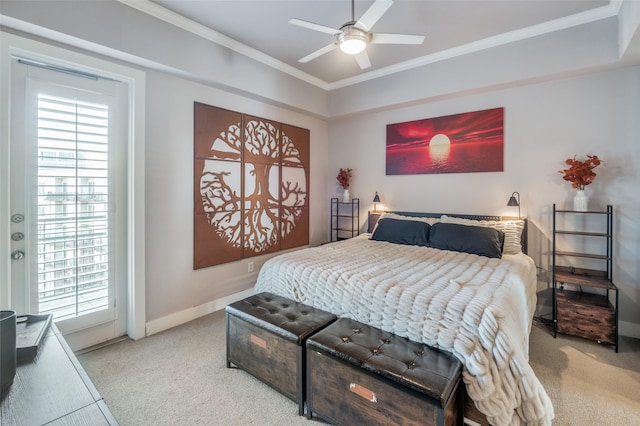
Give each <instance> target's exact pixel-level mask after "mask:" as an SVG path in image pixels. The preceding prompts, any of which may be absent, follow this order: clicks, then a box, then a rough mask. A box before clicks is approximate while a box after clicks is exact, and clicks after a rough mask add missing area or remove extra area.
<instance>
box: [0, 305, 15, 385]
mask: <svg viewBox="0 0 640 426" xmlns="http://www.w3.org/2000/svg"><path fill="white" fill-rule="evenodd" d="M15 375H16V313H15V312H14V311H0V386H1V391H0V394H1V395H2V396H3V397H4V395H5V394H6V393H7V392H8V391H9V388H10V387H11V385H12V384H13V378H14V377H15Z"/></svg>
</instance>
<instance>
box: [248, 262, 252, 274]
mask: <svg viewBox="0 0 640 426" xmlns="http://www.w3.org/2000/svg"><path fill="white" fill-rule="evenodd" d="M247 272H253V262H249V263H247Z"/></svg>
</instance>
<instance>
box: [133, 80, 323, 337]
mask: <svg viewBox="0 0 640 426" xmlns="http://www.w3.org/2000/svg"><path fill="white" fill-rule="evenodd" d="M194 101H197V102H201V103H205V104H209V105H214V106H218V107H222V108H226V109H230V110H233V111H239V112H244V113H247V114H251V115H255V116H258V117H264V118H268V119H271V120H274V121H279V122H283V123H287V124H291V125H294V126H298V127H302V128H305V129H309V130H310V134H311V166H310V169H311V179H310V184H311V187H310V194H311V198H310V244H312V245H318V244H320V243H321V242H322V240H323V237H324V231H325V229H326V223H327V221H328V218H327V217H328V216H327V214H328V213H327V211H326V209H325V206H324V199H323V194H325V193H326V189H325V187H324V185H325V182H326V175H325V173H326V169H327V134H328V125H327V123H326V122H324V121H321V120H317V119H315V118H310V117H309V116H305V115H302V114H298V113H294V112H291V111H287V110H284V109H282V108H277V107H274V106H270V105H267V104H264V103H261V102H257V101H254V100H251V99H247V98H245V97H241V96H237V95H233V94H230V93H228V92H224V91H221V90H217V89H213V88H210V87H207V86H203V85H201V84H197V83H193V82H190V81H187V80H184V79H180V78H176V77H172V76H169V75H166V74H161V73H157V72H148V74H147V128H146V131H147V144H146V147H147V150H146V166H147V167H146V187H147V194H146V197H147V199H146V206H147V221H146V224H147V228H146V231H147V241H146V246H147V259H146V268H147V287H146V288H147V298H146V300H147V320H149V321H152V320H156V319H159V318H162V317H166V316H168V315H172V314H175V313H177V312H180V311H185V310H189V309H191V308H192V307H198V306H201V305H204V304H207V303H208V302H211V301H214V300H218V299H222V298H224V297H226V296H230V295H232V294H234V293H237V292H240V291H243V290H248V289H251V288H252V287H253V284H254V283H255V279H256V276H257V272H258V270H259V269H260V266H261V265H262V263H264V261H265V260H266V259H268V258H270V257H272V256H273V254H272V255H265V256H259V257H255V258H249V259H244V260H241V261H237V262H232V263H228V264H224V265H219V266H213V267H209V268H204V269H199V270H195V271H194V270H193V103H194ZM248 262H254V272H253V273H248V272H247V270H248V268H247V263H248ZM185 315H187V316H188V315H190V314H185ZM179 322H180V321H179ZM174 325H175V324H174ZM158 327H159V328H162V326H158Z"/></svg>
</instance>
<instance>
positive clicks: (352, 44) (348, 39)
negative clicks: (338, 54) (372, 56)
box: [337, 25, 371, 55]
mask: <svg viewBox="0 0 640 426" xmlns="http://www.w3.org/2000/svg"><path fill="white" fill-rule="evenodd" d="M341 30H342V32H341V33H340V34H338V35H337V38H338V46H340V50H342V51H343V52H344V53H347V54H349V55H357V54H358V53H360V52H362V51H363V50H364V49H366V48H367V44H368V43H369V41H370V40H371V35H370V34H369V33H368V32H366V31H363V30H361V29H360V28H356V27H354V26H353V25H345V26H343V27H342V28H341Z"/></svg>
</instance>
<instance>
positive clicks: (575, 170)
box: [559, 155, 601, 190]
mask: <svg viewBox="0 0 640 426" xmlns="http://www.w3.org/2000/svg"><path fill="white" fill-rule="evenodd" d="M600 162H601V160H600V159H599V158H598V156H597V155H587V159H586V160H584V161H581V160H576V157H573V158H568V159H567V160H566V161H565V164H567V165H568V166H569V168H568V169H564V170H560V172H559V173H562V174H564V176H563V177H562V179H564V180H566V181H568V182H571V186H572V187H574V188H576V189H580V190H583V189H584V187H585V186H587V185H590V184H591V183H592V182H593V180H594V179H595V178H596V173H595V172H594V171H593V169H595V168H596V167H598V166H599V165H600Z"/></svg>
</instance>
